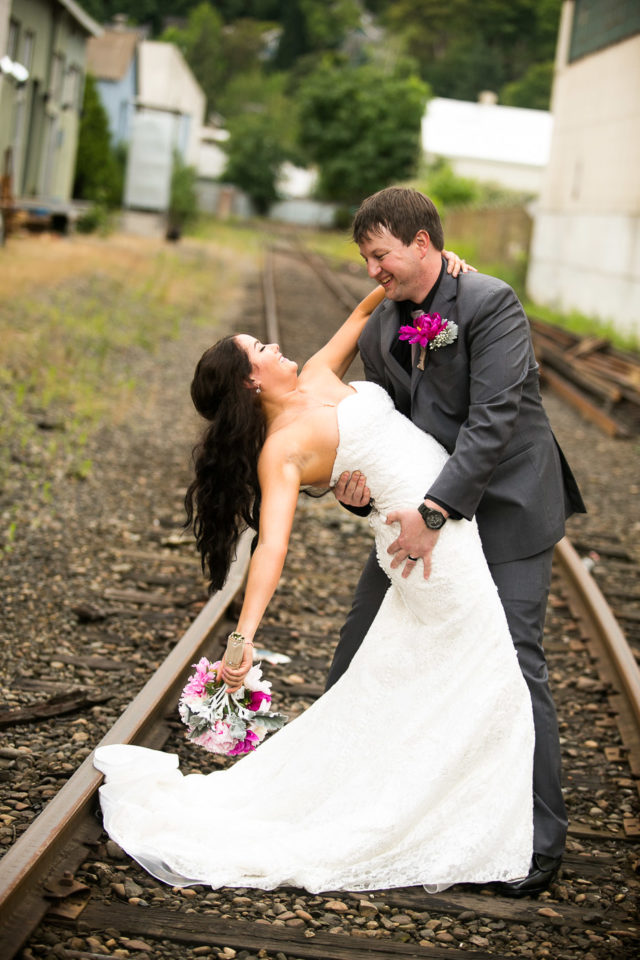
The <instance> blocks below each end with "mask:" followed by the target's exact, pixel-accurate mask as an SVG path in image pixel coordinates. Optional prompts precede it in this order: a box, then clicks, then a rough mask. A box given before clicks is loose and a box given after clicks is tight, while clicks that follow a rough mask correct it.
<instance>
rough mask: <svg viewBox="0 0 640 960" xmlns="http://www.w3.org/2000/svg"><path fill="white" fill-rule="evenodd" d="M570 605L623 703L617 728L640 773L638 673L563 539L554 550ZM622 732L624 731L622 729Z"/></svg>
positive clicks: (593, 585) (606, 608)
mask: <svg viewBox="0 0 640 960" xmlns="http://www.w3.org/2000/svg"><path fill="white" fill-rule="evenodd" d="M555 558H556V560H557V561H558V563H559V565H560V568H561V572H562V578H563V580H564V582H565V585H566V588H567V592H568V595H569V602H570V605H571V608H572V610H573V611H574V613H575V615H576V616H577V617H578V619H579V621H580V624H581V626H582V629H583V630H584V632H585V634H586V636H587V637H588V639H589V640H590V641H591V642H592V644H594V646H595V651H596V655H597V656H599V659H600V660H601V661H602V662H603V664H604V665H605V666H606V667H608V668H609V669H608V670H607V672H608V673H610V680H611V682H612V684H613V685H614V686H615V687H616V688H617V689H619V690H620V692H621V693H622V695H623V697H624V702H623V703H619V704H617V706H616V710H617V712H618V713H619V715H620V718H621V719H620V720H619V722H618V726H619V727H620V728H621V729H620V732H621V735H622V737H623V741H625V742H626V745H627V747H628V749H629V750H630V758H629V760H630V763H631V766H632V769H633V768H634V767H635V769H636V772H639V771H640V669H639V668H638V664H637V663H636V661H635V658H634V656H633V653H632V651H631V649H630V647H629V644H628V643H627V639H626V637H625V635H624V633H623V631H622V629H621V628H620V625H619V623H618V621H617V620H616V618H615V617H614V615H613V613H612V611H611V608H610V607H609V604H608V603H607V601H606V600H605V598H604V596H603V595H602V593H601V591H600V588H599V587H598V585H597V583H596V582H595V580H594V579H593V577H592V576H591V574H590V573H589V571H588V570H587V568H586V567H585V565H584V563H583V562H582V560H581V559H580V557H579V555H578V553H577V552H576V550H575V549H574V547H573V546H572V544H571V543H570V542H569V540H567V538H566V537H564V538H563V539H562V540H561V541H560V543H559V544H558V545H557V546H556V553H555ZM623 728H624V729H623Z"/></svg>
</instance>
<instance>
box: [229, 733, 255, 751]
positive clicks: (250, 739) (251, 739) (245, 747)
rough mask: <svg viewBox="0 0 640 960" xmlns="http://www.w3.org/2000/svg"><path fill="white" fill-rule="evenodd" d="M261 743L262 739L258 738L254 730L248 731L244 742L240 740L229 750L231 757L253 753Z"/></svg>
mask: <svg viewBox="0 0 640 960" xmlns="http://www.w3.org/2000/svg"><path fill="white" fill-rule="evenodd" d="M259 743H260V737H258V736H257V735H256V734H255V733H254V732H253V731H252V730H247V732H246V734H245V738H244V740H239V741H238V743H237V744H236V745H235V747H233V748H232V749H231V750H229V756H230V757H236V756H239V755H240V754H242V753H251V751H252V750H255V748H256V747H257V746H258V744H259Z"/></svg>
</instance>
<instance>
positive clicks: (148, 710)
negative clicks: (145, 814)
mask: <svg viewBox="0 0 640 960" xmlns="http://www.w3.org/2000/svg"><path fill="white" fill-rule="evenodd" d="M250 541H251V536H250V535H248V534H247V535H245V536H244V537H243V538H242V540H241V541H240V544H239V548H238V556H237V559H236V560H235V562H234V563H233V565H232V567H231V570H230V572H229V577H228V579H227V582H226V584H225V585H224V587H223V589H222V590H220V591H219V592H218V593H216V594H215V595H214V596H213V597H212V598H211V599H210V600H209V602H208V603H207V604H206V605H205V606H204V607H203V609H202V610H201V611H200V613H199V614H198V616H197V617H196V619H195V620H194V621H193V623H192V624H191V626H190V627H189V629H188V630H187V632H186V633H185V634H184V636H183V637H182V639H181V640H180V642H179V643H178V644H177V646H176V647H175V648H174V649H173V650H172V652H171V653H170V654H169V656H168V657H167V659H166V660H165V661H164V663H163V664H162V665H161V666H160V668H159V669H158V670H157V671H156V672H155V673H154V674H153V676H152V677H151V679H150V680H149V681H148V683H147V684H146V685H145V686H144V687H143V688H142V690H141V691H140V693H139V694H138V695H137V697H136V698H135V699H134V700H133V701H132V702H131V704H130V705H129V706H128V707H127V709H126V710H125V712H124V713H123V714H122V716H121V717H120V718H119V720H117V721H116V723H115V724H114V726H113V727H112V728H111V729H110V730H109V732H108V733H107V734H106V735H105V737H104V738H103V739H102V740H101V741H100V743H99V744H98V746H104V745H106V744H108V743H132V742H134V741H135V742H136V743H143V744H145V742H146V745H154V740H153V730H152V728H153V726H154V724H157V723H158V721H159V720H160V719H161V718H162V716H163V715H164V712H165V710H166V709H167V708H169V706H170V705H173V706H175V703H176V701H177V698H178V696H179V692H180V688H181V686H182V684H183V682H184V677H185V672H186V671H187V670H188V668H189V667H190V665H191V664H192V663H193V662H194V660H196V659H198V658H199V657H200V656H201V655H202V651H203V648H204V647H205V645H206V643H207V641H208V639H209V637H210V635H211V633H212V632H213V630H214V629H215V628H216V626H217V625H218V624H219V622H220V620H221V619H222V617H223V616H224V614H225V611H226V610H227V608H228V606H229V604H230V603H231V602H232V600H233V599H234V597H235V596H236V594H237V593H238V592H239V590H240V589H241V588H242V585H243V583H244V579H245V576H246V572H247V567H248V564H249V552H250ZM101 781H102V774H101V773H99V772H98V771H97V770H96V769H94V767H93V760H92V755H90V756H89V757H87V758H86V760H85V761H84V762H83V763H82V764H81V766H80V767H79V768H78V770H77V771H76V772H75V773H74V774H73V776H72V777H71V778H70V779H69V780H68V781H67V783H66V784H65V785H64V786H63V787H62V789H61V790H60V791H59V792H58V793H57V794H56V796H55V797H54V798H53V799H52V800H51V801H50V802H49V803H48V804H47V806H46V807H45V809H44V810H43V811H42V813H41V814H40V815H39V816H38V817H37V819H36V820H34V822H33V823H32V824H31V826H30V827H29V828H28V829H27V830H26V831H25V833H24V834H23V835H22V836H21V837H20V838H19V839H18V840H17V841H16V843H15V844H14V845H13V846H12V848H11V849H10V850H9V852H8V853H7V854H6V856H5V857H4V858H3V860H2V869H1V870H0V874H1V877H0V946H1V948H2V953H1V956H2V957H12V956H14V955H15V953H16V952H17V951H18V950H19V949H20V947H21V946H22V945H23V943H24V942H25V941H26V939H27V938H28V936H29V933H30V932H31V930H33V928H34V926H35V925H37V923H38V922H39V920H40V919H41V918H42V917H43V916H44V914H45V913H46V911H47V909H48V907H49V906H50V902H49V901H48V900H47V895H46V886H45V885H46V882H47V880H48V879H49V878H51V877H54V878H56V873H55V871H56V868H58V869H60V870H62V869H63V867H64V869H68V865H67V864H68V857H67V849H68V847H70V846H71V847H73V846H76V847H77V848H78V852H79V854H80V855H79V857H77V858H76V859H77V860H78V862H80V861H81V859H82V857H83V855H84V854H83V848H82V841H81V840H80V841H78V839H77V837H75V833H76V831H77V830H78V828H79V825H80V824H81V823H82V822H83V820H84V818H85V817H87V816H88V815H90V814H91V807H92V804H93V802H94V798H95V795H96V791H97V789H98V787H99V786H100V783H101ZM96 826H98V821H96Z"/></svg>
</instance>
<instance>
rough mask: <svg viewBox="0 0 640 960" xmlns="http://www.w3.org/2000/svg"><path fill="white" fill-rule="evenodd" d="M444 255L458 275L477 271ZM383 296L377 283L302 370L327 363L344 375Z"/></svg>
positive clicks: (450, 269) (449, 268)
mask: <svg viewBox="0 0 640 960" xmlns="http://www.w3.org/2000/svg"><path fill="white" fill-rule="evenodd" d="M442 255H443V257H444V258H445V260H446V261H447V273H450V274H452V275H453V276H454V277H457V276H458V274H459V273H460V272H462V273H468V272H469V271H473V272H474V273H477V270H476V268H475V267H471V266H469V264H468V263H466V261H465V260H461V259H460V257H459V256H458V255H457V253H454V252H453V251H452V250H443V251H442ZM383 300H384V288H383V287H380V286H379V287H376V288H375V290H372V292H371V293H369V294H367V296H366V297H365V298H364V300H361V301H360V303H359V304H358V306H357V307H356V308H355V310H354V311H353V312H352V313H350V314H349V316H348V317H347V319H346V320H345V322H344V323H343V324H342V326H341V327H340V328H339V329H338V331H337V332H336V333H334V335H333V336H332V337H331V339H330V340H329V342H328V343H326V344H325V345H324V347H322V348H321V349H320V350H318V352H317V353H314V355H313V356H312V357H310V358H309V360H307V362H306V363H305V365H304V367H303V368H302V370H301V373H309V372H310V371H312V370H313V369H314V368H318V367H325V368H326V367H328V368H329V369H330V370H332V371H333V372H334V373H335V374H336V376H337V377H340V378H341V379H342V377H343V376H344V375H345V373H346V372H347V370H348V369H349V367H350V366H351V364H352V363H353V361H354V359H355V356H356V354H357V352H358V338H359V337H360V334H361V333H362V331H363V330H364V328H365V324H366V322H367V320H368V319H369V317H370V316H371V314H372V313H373V311H374V310H375V308H376V307H377V306H378V304H380V303H382V301H383Z"/></svg>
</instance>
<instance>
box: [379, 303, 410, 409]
mask: <svg viewBox="0 0 640 960" xmlns="http://www.w3.org/2000/svg"><path fill="white" fill-rule="evenodd" d="M383 307H384V314H383V316H382V317H381V318H380V348H381V352H382V356H383V358H384V362H385V364H386V366H387V367H388V368H389V373H390V374H391V376H392V377H393V379H394V380H399V381H400V382H401V383H402V384H403V386H404V387H405V389H406V390H407V391H408V390H409V374H408V373H407V371H406V370H405V369H404V367H403V366H402V364H401V363H398V361H397V360H396V358H395V357H394V356H393V354H392V352H391V348H392V347H393V344H394V343H395V340H396V338H397V336H398V324H399V316H398V308H397V306H396V304H395V303H394V302H393V300H386V301H385V302H384V303H383Z"/></svg>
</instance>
